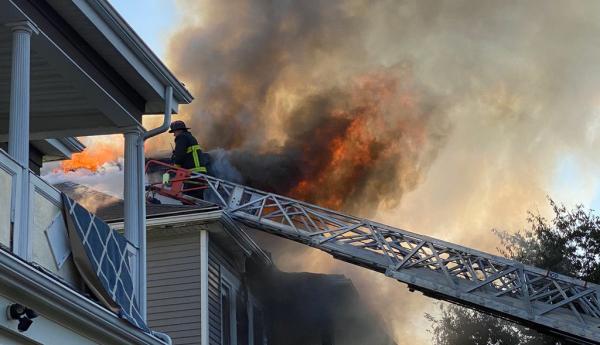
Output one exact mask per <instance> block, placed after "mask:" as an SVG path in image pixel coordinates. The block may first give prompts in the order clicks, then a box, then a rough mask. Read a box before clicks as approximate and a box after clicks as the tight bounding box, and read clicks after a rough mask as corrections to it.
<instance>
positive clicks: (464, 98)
mask: <svg viewBox="0 0 600 345" xmlns="http://www.w3.org/2000/svg"><path fill="white" fill-rule="evenodd" d="M180 5H181V6H180V7H181V8H182V9H183V10H184V12H185V13H184V20H185V21H184V22H183V23H182V24H181V25H182V27H181V30H180V31H179V32H178V33H177V34H175V35H174V36H173V37H172V39H171V46H170V49H169V50H168V51H169V52H170V54H171V55H170V56H168V61H169V64H170V66H171V67H172V68H173V70H174V72H175V74H176V75H177V76H178V77H180V78H181V79H182V80H185V81H186V85H187V86H188V87H189V88H190V89H191V90H192V93H193V94H194V96H195V97H196V100H195V102H194V103H193V104H192V105H191V106H187V107H182V108H183V111H182V112H183V116H182V119H184V120H186V121H187V122H188V123H189V124H191V126H192V128H193V132H194V134H196V135H197V137H198V139H199V141H200V143H201V144H202V145H203V146H204V147H205V148H206V149H209V150H213V149H216V150H218V151H216V152H218V154H217V155H216V157H217V158H216V161H217V162H218V163H217V166H218V169H220V170H219V171H221V173H228V174H239V175H228V176H230V177H231V178H232V179H235V180H236V181H241V182H244V183H248V184H251V185H254V186H257V187H260V188H265V189H269V190H272V191H276V192H279V193H282V194H288V195H292V196H295V197H298V198H302V199H305V200H308V201H313V202H317V203H319V204H321V205H325V206H329V207H333V208H339V209H342V210H345V211H350V212H353V213H356V214H359V215H369V216H373V217H374V218H376V219H377V220H379V221H382V222H384V223H388V224H392V225H398V226H402V227H405V228H409V229H411V230H413V231H415V232H419V233H424V234H428V235H432V236H436V237H439V238H442V239H445V240H450V241H454V242H457V243H461V244H464V245H467V246H472V247H475V248H478V249H482V250H487V251H493V250H494V247H495V246H496V245H497V241H496V239H495V238H494V237H493V235H491V234H490V233H489V229H490V228H502V229H509V230H515V229H518V228H519V227H521V226H522V225H523V223H524V218H525V215H526V211H527V210H528V209H536V208H538V207H543V205H544V204H545V201H544V200H545V195H546V194H547V193H550V192H552V191H553V190H556V187H555V184H556V174H557V169H558V168H559V167H560V166H563V165H564V164H565V162H567V163H566V164H568V166H569V167H571V168H574V169H575V170H576V171H578V175H576V178H573V179H571V180H569V181H568V182H569V186H571V185H572V184H576V186H579V187H580V188H574V187H571V189H572V191H571V193H572V194H569V197H570V198H571V200H570V201H577V202H589V201H590V200H591V199H592V197H593V193H594V192H595V190H596V189H597V188H598V187H599V183H598V179H597V176H598V173H599V172H600V167H599V166H598V161H597V160H596V159H593V158H594V157H596V156H597V147H598V143H599V139H598V130H599V128H600V120H599V118H600V117H599V116H598V115H599V114H598V106H599V103H600V94H599V92H598V90H600V65H598V63H597V61H599V58H600V45H598V44H596V39H597V37H598V32H600V21H598V20H597V18H596V16H595V14H596V13H599V10H600V3H599V2H597V1H577V2H569V3H566V2H565V3H557V2H552V3H550V2H547V1H541V0H538V1H536V0H533V1H527V2H522V1H512V0H509V1H487V0H435V1H433V0H381V1H362V0H323V1H316V0H315V1H311V0H304V1H291V0H281V1H266V0H265V1H262V0H256V1H250V0H229V1H199V0H198V1H195V0H181V1H180ZM171 140H172V139H171V138H170V137H167V136H160V137H159V138H157V139H153V140H152V142H151V143H150V144H149V146H148V147H147V148H148V151H149V154H152V153H154V152H157V151H158V150H159V149H161V150H163V151H165V147H166V148H168V147H169V145H168V142H169V141H171ZM166 151H169V150H168V149H167V150H166ZM565 156H567V157H569V159H568V160H565V158H564V157H565ZM553 197H555V198H557V197H556V195H553ZM557 199H561V196H558V198H557ZM541 212H542V213H543V212H544V209H543V208H542V209H541ZM264 245H265V246H266V247H267V248H268V249H269V250H271V251H273V252H274V258H275V259H276V262H277V263H278V265H279V266H280V267H281V268H282V269H285V270H309V271H313V272H320V273H331V272H335V273H344V274H346V275H348V276H349V277H351V278H352V280H353V281H354V283H355V284H356V286H357V288H358V289H359V291H360V292H361V295H363V296H366V297H367V298H369V300H370V302H371V303H372V305H373V307H374V308H376V309H377V310H379V311H380V312H381V313H382V315H383V316H384V318H386V320H387V323H388V325H389V326H390V328H391V329H392V331H393V334H394V335H395V336H396V340H397V341H398V342H399V343H400V344H408V343H423V342H425V341H426V339H427V334H426V333H425V331H424V330H425V328H426V327H427V325H425V324H424V323H423V322H422V319H418V318H416V317H415V315H419V314H422V311H423V309H425V308H427V304H426V303H424V300H423V299H422V298H414V297H411V298H408V297H407V295H408V294H407V293H405V290H404V289H402V288H400V286H399V285H398V284H397V283H396V282H394V281H392V280H390V279H388V278H386V277H384V276H382V275H377V274H374V273H371V272H366V271H365V270H363V269H360V268H354V267H351V266H349V265H347V264H344V263H337V262H335V261H334V260H332V259H331V258H329V256H327V255H324V254H321V253H315V252H314V250H313V249H310V248H305V247H303V246H296V245H295V244H289V243H287V242H284V241H278V242H274V243H271V244H269V243H268V241H266V242H265V244H264ZM411 296H412V295H411Z"/></svg>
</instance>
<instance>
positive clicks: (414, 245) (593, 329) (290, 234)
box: [146, 161, 600, 344]
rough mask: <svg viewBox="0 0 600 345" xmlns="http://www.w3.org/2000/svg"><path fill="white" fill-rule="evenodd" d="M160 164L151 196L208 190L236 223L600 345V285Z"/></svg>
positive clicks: (190, 200)
mask: <svg viewBox="0 0 600 345" xmlns="http://www.w3.org/2000/svg"><path fill="white" fill-rule="evenodd" d="M152 165H160V166H162V167H163V168H164V169H165V170H167V172H168V173H169V174H170V175H171V176H173V177H172V178H171V179H169V181H161V182H157V183H151V184H149V185H148V186H147V187H146V189H147V192H148V193H150V194H159V195H162V196H165V197H168V198H172V199H176V200H179V201H180V202H182V203H183V204H194V203H196V202H197V201H198V199H196V198H194V197H191V196H189V195H188V194H193V193H190V192H191V191H199V190H203V191H204V192H203V193H204V199H205V200H208V201H211V202H214V203H216V204H218V205H220V206H221V207H222V208H223V211H224V212H225V213H226V214H228V215H229V216H230V217H231V218H232V219H234V220H235V221H238V222H241V223H243V224H245V225H247V226H249V227H251V228H254V229H258V230H261V231H266V232H269V233H271V234H274V235H277V236H280V237H284V238H288V239H290V240H293V241H296V242H299V243H303V244H305V245H309V246H311V247H314V248H317V249H320V250H322V251H325V252H327V253H329V254H331V255H332V256H333V257H335V258H336V259H339V260H342V261H346V262H349V263H352V264H356V265H359V266H362V267H365V268H367V269H370V270H374V271H377V272H381V273H384V274H385V275H386V276H388V277H390V278H393V279H396V280H398V281H400V282H402V283H405V284H407V285H408V288H409V289H410V291H415V290H417V291H420V292H422V293H423V294H424V295H426V296H429V297H432V298H435V299H440V300H445V301H450V302H453V303H457V304H460V305H463V306H466V307H469V308H472V309H476V310H479V311H483V312H486V313H489V314H491V315H494V316H497V317H501V318H505V319H508V320H511V321H514V322H517V323H520V324H523V325H526V326H528V327H530V328H534V329H537V330H540V331H543V332H546V333H551V334H554V335H558V336H559V337H563V338H566V339H569V340H571V341H575V342H577V343H580V344H600V286H599V285H596V284H592V283H588V282H585V281H582V280H579V279H575V278H572V277H569V276H565V275H562V274H558V273H555V272H551V271H549V270H545V269H540V268H537V267H533V266H528V265H524V264H522V263H520V262H517V261H514V260H509V259H507V258H504V257H500V256H496V255H491V254H488V253H484V252H481V251H478V250H475V249H471V248H467V247H463V246H460V245H456V244H453V243H449V242H445V241H441V240H438V239H435V238H432V237H428V236H424V235H419V234H415V233H412V232H410V231H406V230H403V229H398V228H394V227H391V226H388V225H384V224H380V223H377V222H373V221H371V220H367V219H362V218H358V217H354V216H350V215H346V214H343V213H340V212H336V211H332V210H329V209H326V208H323V207H319V206H316V205H312V204H309V203H305V202H302V201H298V200H294V199H291V198H288V197H285V196H281V195H276V194H273V193H268V192H264V191H260V190H257V189H253V188H250V187H246V186H243V185H240V184H236V183H232V182H228V181H225V180H222V179H219V178H215V177H212V176H209V175H205V174H199V173H191V172H190V171H189V170H186V169H181V168H176V167H173V166H170V165H168V164H165V163H162V162H158V161H149V162H148V163H147V165H146V170H147V171H148V168H149V167H150V166H152Z"/></svg>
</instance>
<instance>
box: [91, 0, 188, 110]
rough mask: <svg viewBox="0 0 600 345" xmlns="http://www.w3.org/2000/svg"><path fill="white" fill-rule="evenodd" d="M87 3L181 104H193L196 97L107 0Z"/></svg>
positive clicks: (93, 0)
mask: <svg viewBox="0 0 600 345" xmlns="http://www.w3.org/2000/svg"><path fill="white" fill-rule="evenodd" d="M87 3H88V4H89V5H90V6H92V7H93V8H94V9H95V10H96V11H97V12H98V14H100V16H102V17H103V18H104V20H105V21H106V23H107V24H109V26H110V27H111V28H112V29H113V30H114V31H115V33H117V35H118V36H119V37H120V38H121V39H122V40H123V41H125V42H127V43H129V44H130V45H131V48H133V50H134V51H135V53H136V54H137V55H138V56H140V57H142V58H143V61H145V62H146V65H147V66H148V67H150V68H151V69H152V70H154V71H155V72H157V74H158V76H160V77H161V78H159V79H161V80H162V81H163V82H166V84H168V85H170V86H171V87H173V89H174V90H175V94H176V96H177V99H178V100H180V101H181V102H180V103H191V102H192V100H193V99H194V97H193V96H192V95H191V94H190V92H189V91H188V90H187V89H186V88H185V86H184V85H183V84H182V83H180V82H179V81H178V80H177V78H175V76H174V75H173V74H172V73H171V72H170V71H169V69H168V68H167V67H166V66H165V65H164V64H163V63H162V61H161V60H160V59H159V58H158V57H157V56H156V55H155V54H154V53H153V52H152V50H151V49H150V48H149V47H148V46H147V45H146V43H144V41H143V40H142V39H141V38H140V37H139V36H138V35H137V34H136V33H135V31H134V30H133V29H132V28H131V27H130V26H129V25H128V24H127V22H126V21H125V20H124V19H123V18H122V17H121V15H120V14H119V13H118V12H117V11H116V10H115V9H114V7H113V6H112V5H111V4H110V3H109V2H108V1H106V0H87Z"/></svg>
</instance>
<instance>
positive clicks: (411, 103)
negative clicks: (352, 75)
mask: <svg viewBox="0 0 600 345" xmlns="http://www.w3.org/2000/svg"><path fill="white" fill-rule="evenodd" d="M351 103H352V104H350V106H349V107H348V108H346V109H337V110H335V111H333V112H332V114H331V116H332V117H338V118H343V119H348V120H349V123H348V124H347V126H346V127H345V130H344V131H342V132H341V133H338V135H337V136H335V137H333V138H331V139H330V140H329V145H328V152H324V153H323V155H327V156H328V157H327V160H326V163H325V165H324V166H322V167H321V169H320V170H319V171H318V173H317V176H309V177H308V178H307V179H304V180H302V181H300V182H299V183H298V184H297V185H296V186H295V187H294V188H293V189H292V190H291V192H290V194H291V196H293V197H295V198H298V199H301V200H306V201H310V202H316V203H318V204H319V205H322V206H325V207H328V208H332V209H342V208H343V207H344V206H347V205H346V202H347V200H345V198H347V197H352V196H355V193H360V190H359V187H358V184H359V183H360V182H362V180H365V178H366V177H367V176H368V175H369V173H370V171H372V169H373V165H376V164H381V163H382V162H385V161H386V160H389V161H398V160H399V159H402V156H403V155H409V154H410V152H418V151H419V148H421V147H422V146H423V145H424V144H425V141H426V128H425V124H424V123H423V121H422V120H421V119H420V117H419V115H420V114H419V109H418V107H417V104H418V99H417V97H416V95H415V94H413V93H412V92H411V91H410V90H398V82H397V80H395V79H394V78H392V77H389V76H386V75H383V74H371V75H367V76H363V77H361V78H359V79H358V80H357V81H356V85H355V88H354V90H353V93H352V97H351ZM398 112H402V113H403V114H405V116H400V117H399V116H390V115H397V114H396V113H398ZM320 134H321V133H319V131H316V132H315V133H314V135H315V137H318V136H319V135H320ZM400 137H401V138H402V140H401V142H400V140H399V138H400ZM307 145H310V143H307ZM408 146H410V147H408ZM404 151H408V152H404Z"/></svg>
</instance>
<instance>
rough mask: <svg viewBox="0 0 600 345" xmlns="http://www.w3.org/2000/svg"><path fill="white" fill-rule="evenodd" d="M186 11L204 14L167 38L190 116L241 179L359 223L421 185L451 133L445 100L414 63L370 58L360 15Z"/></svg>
mask: <svg viewBox="0 0 600 345" xmlns="http://www.w3.org/2000/svg"><path fill="white" fill-rule="evenodd" d="M185 6H189V7H191V8H193V9H198V13H202V18H203V21H202V25H200V26H197V27H190V28H187V29H185V30H183V31H181V32H179V33H178V34H177V35H175V37H173V38H172V40H171V42H172V49H171V51H174V52H180V53H176V54H175V55H174V56H173V57H171V60H172V61H171V63H172V65H173V66H176V70H177V74H178V75H180V76H181V77H182V78H183V79H184V80H187V81H191V83H190V84H189V86H190V87H191V88H192V89H193V91H194V95H195V96H196V101H195V104H196V105H192V106H191V107H188V108H187V109H186V112H187V113H188V114H193V115H192V116H189V117H188V118H187V119H186V120H187V122H188V124H189V125H190V126H191V127H192V128H193V130H194V132H195V133H196V134H197V135H198V137H199V139H200V141H201V142H203V143H204V144H205V146H206V148H207V149H213V148H222V149H224V150H226V151H225V152H224V154H225V156H226V158H227V160H228V161H229V162H230V164H231V166H232V167H234V168H235V169H236V170H237V172H239V173H240V175H241V178H242V182H243V183H246V184H249V185H251V186H253V187H256V188H261V189H265V190H268V191H272V192H276V193H279V194H285V195H289V196H292V197H296V198H299V199H303V200H305V201H309V202H314V203H318V204H320V205H322V206H326V207H330V208H334V209H344V210H346V211H352V212H355V213H361V214H364V215H366V214H370V213H371V212H369V210H368V209H365V208H364V207H363V204H364V203H368V204H369V205H371V207H372V209H373V210H375V209H377V208H378V207H380V206H382V207H387V208H390V207H393V206H395V205H396V204H397V202H398V201H399V200H400V197H401V195H403V194H404V193H405V192H406V191H409V190H412V189H414V187H415V186H416V185H417V184H418V183H419V181H420V180H421V179H422V176H423V175H424V174H425V172H426V170H427V168H428V166H429V165H430V163H431V161H432V160H433V158H434V157H435V155H436V154H437V151H438V150H439V148H440V147H441V145H442V143H443V142H444V138H445V136H446V131H447V122H446V121H445V117H444V115H443V113H442V112H441V110H442V109H441V105H442V104H443V100H441V99H439V98H438V97H437V96H436V95H434V94H431V93H430V92H428V91H427V90H426V89H424V88H423V87H422V85H421V84H420V82H419V81H417V80H415V78H414V75H413V68H412V66H411V64H410V63H409V62H403V61H398V62H395V63H394V64H391V65H388V66H385V65H382V64H381V63H370V62H368V55H369V54H368V51H367V50H366V49H365V46H364V44H363V40H364V37H363V34H364V33H363V29H362V28H363V27H365V25H366V22H365V20H366V19H367V18H366V17H363V16H358V15H357V14H358V12H357V11H358V9H356V8H354V7H353V6H349V5H347V4H344V3H341V2H336V1H333V2H329V1H327V2H325V1H323V2H311V1H306V2H304V1H296V2H292V1H283V2H277V3H273V2H267V1H257V2H246V1H232V2H227V3H215V2H188V3H185ZM230 16H234V17H235V18H236V19H235V21H232V20H231V18H232V17H230ZM234 22H235V24H233V23H234Z"/></svg>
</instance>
